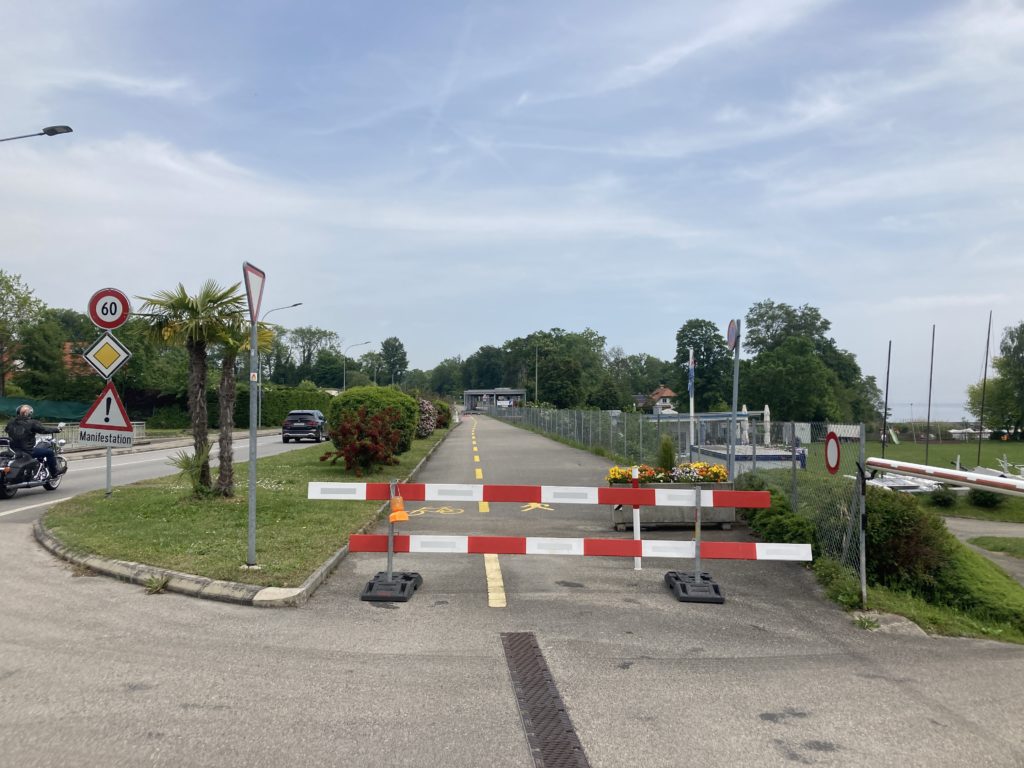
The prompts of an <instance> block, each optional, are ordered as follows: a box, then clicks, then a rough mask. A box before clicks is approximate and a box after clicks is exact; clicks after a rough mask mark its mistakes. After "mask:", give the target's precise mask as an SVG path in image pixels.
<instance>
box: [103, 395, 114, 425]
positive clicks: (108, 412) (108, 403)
mask: <svg viewBox="0 0 1024 768" xmlns="http://www.w3.org/2000/svg"><path fill="white" fill-rule="evenodd" d="M113 400H114V398H112V397H111V396H110V395H107V415H106V416H104V417H103V420H104V421H107V422H109V421H110V403H111V402H113Z"/></svg>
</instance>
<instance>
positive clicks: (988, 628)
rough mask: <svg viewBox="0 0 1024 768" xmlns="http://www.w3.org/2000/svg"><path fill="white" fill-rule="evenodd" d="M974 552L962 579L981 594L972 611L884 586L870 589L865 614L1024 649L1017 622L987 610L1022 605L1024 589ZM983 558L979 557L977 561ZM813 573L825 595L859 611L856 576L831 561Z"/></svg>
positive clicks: (822, 561) (968, 556)
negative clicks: (878, 614) (889, 616)
mask: <svg viewBox="0 0 1024 768" xmlns="http://www.w3.org/2000/svg"><path fill="white" fill-rule="evenodd" d="M974 554H975V553H972V552H968V551H966V550H965V556H966V559H967V560H968V561H969V562H966V563H963V564H961V565H960V570H961V572H962V574H963V576H964V577H965V578H967V579H969V580H974V581H976V582H977V586H978V588H979V589H980V591H981V592H982V593H983V594H981V595H979V596H978V597H979V599H977V600H975V601H971V602H973V605H971V606H970V608H964V607H956V606H951V605H944V604H936V603H932V602H928V601H927V600H925V599H924V598H923V597H920V596H918V595H914V594H912V593H911V592H907V591H904V590H897V589H890V588H888V587H884V586H877V585H876V586H871V585H869V586H868V604H867V609H868V610H873V611H880V612H882V613H892V614H896V615H899V616H904V617H906V618H908V619H910V620H911V621H913V622H914V623H915V624H917V625H918V626H919V627H921V629H923V630H924V631H925V632H927V633H928V634H930V635H945V636H947V637H974V638H985V639H989V640H1000V641H1003V642H1007V643H1017V644H1019V645H1024V629H1022V627H1021V620H1020V618H1019V617H1013V618H1016V621H1013V620H1007V619H1006V618H1005V613H1004V617H998V616H993V615H992V614H993V611H991V610H990V609H989V607H987V606H986V605H985V603H986V602H989V601H990V600H992V599H994V600H995V601H996V602H999V601H1000V600H1004V601H1005V602H1006V603H1008V604H1011V605H1013V604H1016V605H1017V606H1019V605H1021V604H1022V600H1024V588H1022V587H1020V585H1018V584H1016V582H1013V581H1012V580H1011V579H1009V577H1007V576H1006V574H1005V573H1003V572H1002V571H1001V570H1000V569H998V568H997V567H996V566H994V565H992V564H990V563H988V562H987V561H985V562H982V560H983V558H982V559H979V560H974V558H973V557H971V556H972V555H974ZM977 557H978V558H981V556H980V555H978V556H977ZM813 568H814V573H815V575H816V576H817V578H818V582H819V583H820V584H821V585H822V587H824V589H825V594H826V595H827V596H828V597H829V598H830V599H831V600H834V601H835V602H837V603H839V604H840V605H842V606H843V607H844V608H846V609H847V610H855V609H859V608H860V607H861V606H860V582H859V580H858V578H857V574H856V572H854V570H853V569H851V568H847V567H845V566H843V565H841V564H839V563H838V562H836V561H835V560H833V559H831V558H827V557H823V558H820V559H818V560H816V561H815V562H814V565H813Z"/></svg>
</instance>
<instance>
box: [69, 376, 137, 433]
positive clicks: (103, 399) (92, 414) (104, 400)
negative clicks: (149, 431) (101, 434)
mask: <svg viewBox="0 0 1024 768" xmlns="http://www.w3.org/2000/svg"><path fill="white" fill-rule="evenodd" d="M78 426H79V427H85V428H89V429H105V430H107V431H110V432H132V431H133V427H132V423H131V421H129V419H128V412H127V411H126V410H125V409H124V403H122V402H121V398H120V396H119V395H118V394H117V390H116V389H114V382H112V381H108V382H107V386H105V387H104V388H103V391H102V392H100V396H99V397H97V398H96V402H95V403H93V404H92V408H90V409H89V410H88V411H87V412H86V414H85V418H84V419H82V421H81V422H79V424H78Z"/></svg>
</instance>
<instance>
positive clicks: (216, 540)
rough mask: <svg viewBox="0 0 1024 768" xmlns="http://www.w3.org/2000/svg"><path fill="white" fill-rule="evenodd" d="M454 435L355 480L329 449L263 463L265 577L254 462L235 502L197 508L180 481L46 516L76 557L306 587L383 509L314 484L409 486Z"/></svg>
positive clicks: (243, 471) (84, 498) (85, 499)
mask: <svg viewBox="0 0 1024 768" xmlns="http://www.w3.org/2000/svg"><path fill="white" fill-rule="evenodd" d="M447 434H448V430H437V431H435V432H434V434H433V435H431V436H430V437H429V438H426V439H424V440H415V441H414V442H413V445H412V448H411V449H410V450H409V451H407V452H406V453H404V454H402V455H401V456H399V457H398V458H399V461H400V463H399V464H397V465H393V466H390V467H385V468H383V469H382V470H380V471H378V472H376V473H374V474H367V475H364V476H363V477H361V478H357V477H354V476H353V475H351V474H350V473H347V472H346V471H345V469H344V462H343V461H341V460H339V462H338V463H337V464H335V465H331V464H330V462H329V461H324V462H322V461H320V460H319V458H320V456H321V455H323V454H324V453H325V452H326V451H327V450H329V449H330V446H329V444H328V445H327V447H325V446H310V447H309V448H300V449H296V450H293V451H289V452H287V453H283V454H280V455H278V456H271V457H268V458H264V459H259V460H258V463H257V482H256V560H257V562H258V563H259V564H260V566H261V570H258V571H257V570H242V569H241V565H242V564H244V563H245V560H246V555H247V546H248V544H247V542H248V520H249V517H248V515H249V501H248V493H249V489H248V463H247V462H238V463H236V464H235V478H236V480H237V484H236V487H235V496H234V497H233V498H220V497H212V498H209V499H203V500H198V499H194V498H192V496H191V487H190V485H189V484H188V482H187V481H186V480H184V479H183V478H180V477H177V476H170V477H164V478H159V479H156V480H147V481H144V482H141V483H136V484H134V485H128V486H121V487H119V488H115V489H114V493H113V495H112V496H111V497H110V498H106V497H105V496H104V492H103V491H94V492H91V493H86V494H82V495H81V496H76V497H75V498H73V499H69V500H68V501H65V502H62V503H61V504H58V505H56V506H54V507H53V508H52V509H51V510H50V511H49V512H47V514H46V515H45V516H44V518H43V522H44V524H45V525H46V527H47V528H49V529H50V531H51V532H52V533H53V535H54V536H56V537H57V538H58V539H59V540H61V541H62V542H64V544H66V545H67V546H68V547H70V548H71V549H72V550H74V551H76V552H80V553H83V554H93V555H99V556H101V557H106V558H110V559H115V560H127V561H131V562H138V563H146V564H148V565H153V566H157V567H160V568H169V569H171V570H175V571H182V572H184V573H191V574H195V575H198V576H206V577H208V578H211V579H223V580H227V581H237V582H242V583H245V584H257V585H260V586H268V587H298V586H300V585H301V584H302V583H303V582H304V581H305V580H306V579H307V578H308V577H309V575H310V574H311V573H312V572H313V571H314V570H316V568H318V567H319V566H320V565H321V564H322V563H323V562H324V560H326V559H327V558H328V557H329V556H330V555H331V554H333V553H334V552H335V551H337V550H338V549H339V548H340V547H342V546H344V545H345V544H346V543H347V542H348V537H349V535H350V534H351V533H355V532H358V531H360V530H362V529H363V528H365V527H366V526H367V525H369V524H371V523H373V522H374V521H375V520H376V519H377V510H378V509H379V508H380V506H381V503H380V502H379V501H320V500H310V499H307V498H306V492H307V483H310V482H386V481H389V480H393V479H395V478H403V479H404V478H406V477H408V476H409V474H410V473H411V472H412V470H413V469H414V468H415V467H416V465H417V464H418V463H419V462H420V461H421V460H422V459H423V458H424V456H426V455H427V453H428V452H429V451H430V450H431V449H432V448H433V447H434V446H435V445H436V444H437V443H439V442H440V441H441V440H443V439H444V438H445V436H446V435H447Z"/></svg>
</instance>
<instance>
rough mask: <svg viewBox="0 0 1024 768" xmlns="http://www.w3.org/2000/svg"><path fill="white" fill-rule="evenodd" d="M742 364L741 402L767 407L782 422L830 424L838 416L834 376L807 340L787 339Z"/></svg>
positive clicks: (796, 337) (798, 338)
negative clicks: (768, 406)
mask: <svg viewBox="0 0 1024 768" xmlns="http://www.w3.org/2000/svg"><path fill="white" fill-rule="evenodd" d="M744 362H745V363H746V365H745V366H744V371H743V375H742V376H741V377H740V386H741V395H742V398H743V401H744V402H753V403H769V404H770V405H771V409H772V417H773V418H776V419H779V420H783V421H789V420H794V421H832V420H835V419H836V418H837V417H838V416H839V404H838V403H837V402H836V398H835V391H836V385H837V381H836V375H835V373H833V372H832V371H831V370H829V368H828V367H827V366H826V365H825V364H824V363H823V362H822V360H821V357H820V356H819V355H818V354H817V352H816V351H815V349H814V344H813V343H812V342H811V341H810V340H809V339H805V338H801V337H798V336H794V337H790V338H789V339H786V340H785V341H783V342H782V343H781V344H779V345H778V346H776V347H775V348H773V349H771V350H769V351H767V352H762V353H761V354H760V355H758V356H757V359H756V360H754V361H744Z"/></svg>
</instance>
